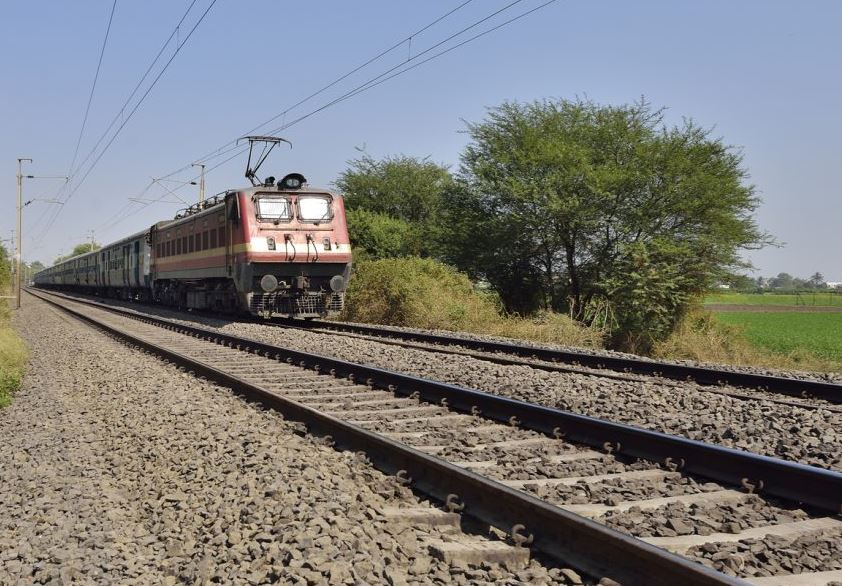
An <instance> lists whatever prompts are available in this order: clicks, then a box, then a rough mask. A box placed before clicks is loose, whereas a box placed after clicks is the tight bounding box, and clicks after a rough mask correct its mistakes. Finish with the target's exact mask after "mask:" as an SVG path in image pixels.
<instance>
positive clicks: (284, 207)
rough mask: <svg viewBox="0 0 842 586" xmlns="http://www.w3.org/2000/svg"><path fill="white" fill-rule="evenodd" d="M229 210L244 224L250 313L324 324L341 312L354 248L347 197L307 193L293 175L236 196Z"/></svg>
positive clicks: (240, 237) (238, 278)
mask: <svg viewBox="0 0 842 586" xmlns="http://www.w3.org/2000/svg"><path fill="white" fill-rule="evenodd" d="M235 203H236V205H237V206H238V208H239V209H234V207H233V206H234V204H235ZM228 211H229V213H230V215H229V217H231V218H232V219H234V218H239V219H238V220H235V221H233V222H232V226H233V227H234V229H233V233H232V237H233V239H234V246H233V254H234V266H235V267H236V273H235V274H234V275H233V278H234V281H235V283H236V284H237V289H238V291H239V292H240V295H241V300H242V302H243V304H244V306H245V307H247V308H248V311H249V312H250V313H252V314H254V315H260V316H263V317H270V316H272V315H291V316H296V317H318V316H323V315H325V314H327V313H329V312H333V311H339V310H341V309H342V304H343V301H344V295H345V287H346V284H347V283H348V277H349V276H350V268H351V244H350V241H349V238H348V227H347V224H346V221H345V206H344V203H343V199H342V197H341V196H340V195H338V194H335V193H331V192H330V191H328V190H325V189H313V188H309V187H305V179H304V177H303V176H301V175H299V174H297V173H292V174H290V175H287V176H286V177H284V178H283V179H282V180H281V181H278V183H277V184H276V185H271V184H270V185H268V186H267V185H263V186H256V187H253V188H251V189H247V190H243V191H239V192H237V194H236V199H235V200H233V201H232V202H231V204H230V207H229V210H228Z"/></svg>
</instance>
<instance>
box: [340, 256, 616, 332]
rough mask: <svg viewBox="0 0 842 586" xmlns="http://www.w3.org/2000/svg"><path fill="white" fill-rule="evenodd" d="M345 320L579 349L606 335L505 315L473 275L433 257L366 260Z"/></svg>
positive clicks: (557, 321)
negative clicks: (458, 332)
mask: <svg viewBox="0 0 842 586" xmlns="http://www.w3.org/2000/svg"><path fill="white" fill-rule="evenodd" d="M342 319H345V320H347V321H355V322H365V323H377V324H385V325H393V326H403V327H414V328H422V329H440V330H450V331H465V332H473V333H478V334H489V335H494V336H503V337H514V338H521V339H527V340H534V341H539V342H551V343H559V344H567V345H574V346H591V347H595V346H599V345H600V341H601V334H600V333H599V332H597V331H595V330H591V329H588V328H585V327H582V326H580V325H578V324H576V323H575V322H574V321H573V320H571V319H570V318H568V317H567V316H565V315H560V314H554V313H544V314H541V315H539V316H537V317H535V318H534V319H523V318H519V317H514V316H502V315H500V303H499V300H498V299H497V298H496V297H495V296H493V295H491V294H487V293H482V292H478V291H476V290H475V288H474V285H473V284H472V283H471V281H470V280H469V279H468V277H467V276H466V275H464V274H462V273H460V272H458V271H457V270H456V269H454V268H452V267H450V266H448V265H445V264H442V263H440V262H437V261H435V260H432V259H422V258H417V257H407V258H399V259H384V260H374V261H364V262H361V263H359V264H358V265H357V266H356V267H355V273H354V277H353V279H352V280H351V283H350V286H349V289H348V295H347V299H346V306H345V311H344V312H343V315H342Z"/></svg>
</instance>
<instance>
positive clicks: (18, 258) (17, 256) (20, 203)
mask: <svg viewBox="0 0 842 586" xmlns="http://www.w3.org/2000/svg"><path fill="white" fill-rule="evenodd" d="M24 161H28V162H30V163H31V162H32V159H27V158H20V159H18V229H17V234H16V235H15V236H16V238H17V240H16V244H15V266H16V267H17V268H16V270H15V309H20V285H21V272H20V265H21V257H22V256H23V250H21V246H22V245H23V244H22V242H21V237H20V233H21V228H22V226H21V223H22V222H21V220H22V217H23V174H22V172H21V171H22V169H21V166H22V164H23V162H24ZM27 178H32V175H27Z"/></svg>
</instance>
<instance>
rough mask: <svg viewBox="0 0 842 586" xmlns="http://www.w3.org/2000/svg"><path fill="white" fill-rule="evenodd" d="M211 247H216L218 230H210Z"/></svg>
mask: <svg viewBox="0 0 842 586" xmlns="http://www.w3.org/2000/svg"><path fill="white" fill-rule="evenodd" d="M210 247H211V248H216V230H211V231H210Z"/></svg>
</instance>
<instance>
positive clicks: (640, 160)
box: [443, 100, 767, 347]
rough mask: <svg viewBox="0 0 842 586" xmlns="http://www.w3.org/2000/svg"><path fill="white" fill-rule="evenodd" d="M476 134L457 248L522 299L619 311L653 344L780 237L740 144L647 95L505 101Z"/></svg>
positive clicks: (451, 203)
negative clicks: (767, 231)
mask: <svg viewBox="0 0 842 586" xmlns="http://www.w3.org/2000/svg"><path fill="white" fill-rule="evenodd" d="M468 133H469V135H470V137H471V142H470V144H469V145H468V146H467V148H466V149H465V152H464V154H463V156H462V164H461V168H460V173H459V177H458V186H457V187H456V188H453V189H450V190H448V191H447V192H446V195H445V197H444V203H443V207H444V215H445V216H446V217H447V222H445V224H446V225H448V226H451V227H453V228H454V230H453V231H452V232H451V233H450V234H449V237H448V238H447V240H446V242H448V243H449V245H448V247H447V258H448V259H449V260H451V261H452V262H454V263H456V264H457V265H458V266H460V267H461V268H463V269H466V270H468V271H469V272H470V273H471V274H472V275H474V276H476V277H481V278H484V279H486V280H487V281H488V282H489V283H491V284H492V286H494V287H495V288H496V289H497V290H498V292H499V293H500V294H501V297H502V298H503V301H504V303H505V305H506V306H507V307H508V308H509V309H517V310H520V311H524V310H530V309H537V308H539V307H546V308H551V309H555V310H563V311H567V312H569V313H570V314H571V315H572V316H573V317H575V318H576V319H578V320H581V321H586V322H592V321H594V320H597V319H607V320H608V321H609V322H610V324H611V325H612V327H613V328H614V330H615V332H616V333H617V334H618V336H621V337H624V338H625V339H626V340H633V345H635V346H638V347H639V346H640V345H641V344H643V345H645V343H646V340H652V339H655V338H657V337H660V336H662V335H664V334H665V333H666V332H668V331H669V330H670V328H671V326H672V325H673V324H674V322H675V320H676V318H677V317H679V316H680V315H681V313H682V311H683V309H684V308H685V307H686V306H687V303H688V301H689V300H690V299H691V298H692V297H693V296H694V295H697V294H699V293H701V292H702V291H704V290H706V289H707V288H708V287H710V286H711V285H712V284H713V283H714V282H715V281H717V280H719V279H722V278H724V277H725V276H726V275H727V274H728V273H729V272H731V271H733V269H735V268H737V267H739V266H741V265H742V263H741V262H740V259H739V251H740V249H742V248H748V247H755V246H760V245H762V244H764V243H765V242H766V241H767V237H766V236H765V235H764V234H763V233H761V232H760V230H759V229H758V228H757V225H756V224H755V222H754V219H753V212H754V210H755V208H756V207H757V205H758V203H759V201H758V198H757V197H756V196H755V193H754V189H753V187H752V186H751V185H749V184H748V183H747V182H746V180H747V174H746V171H745V169H744V168H743V167H742V159H741V156H740V154H739V152H737V151H735V150H734V149H732V148H730V147H729V146H727V145H726V144H724V143H723V142H722V141H721V140H720V139H716V138H713V137H712V136H711V134H710V132H709V131H707V130H705V129H702V128H700V127H699V126H697V125H696V124H694V123H693V122H690V121H685V122H684V123H683V124H681V125H679V126H672V127H669V126H667V125H665V124H664V120H663V111H662V110H656V109H653V108H652V107H651V106H650V105H649V104H648V103H646V102H644V101H641V102H639V103H636V104H631V105H623V106H602V105H599V104H596V103H593V102H591V101H586V100H575V101H569V100H560V101H539V102H533V103H528V104H520V103H505V104H503V105H502V106H499V107H497V108H493V109H491V110H490V111H489V114H488V117H487V119H486V120H484V121H482V122H480V123H476V124H469V125H468ZM518 285H519V286H518ZM627 332H632V334H633V335H632V336H625V334H626V333H627Z"/></svg>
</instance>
